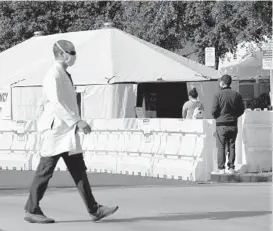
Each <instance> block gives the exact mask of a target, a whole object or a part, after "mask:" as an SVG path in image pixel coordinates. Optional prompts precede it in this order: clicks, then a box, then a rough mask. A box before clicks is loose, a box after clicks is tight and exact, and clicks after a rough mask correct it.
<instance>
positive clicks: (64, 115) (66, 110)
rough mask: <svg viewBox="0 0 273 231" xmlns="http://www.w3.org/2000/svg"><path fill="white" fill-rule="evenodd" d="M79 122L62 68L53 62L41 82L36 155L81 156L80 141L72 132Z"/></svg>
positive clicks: (67, 79) (71, 90) (74, 99)
mask: <svg viewBox="0 0 273 231" xmlns="http://www.w3.org/2000/svg"><path fill="white" fill-rule="evenodd" d="M80 119H81V118H80V115H79V109H78V106H77V99H76V92H75V88H74V86H73V85H72V83H71V81H70V79H69V76H68V75H67V73H66V72H65V69H64V68H63V66H62V65H61V64H60V63H58V62H56V63H55V64H54V66H53V67H52V68H51V69H50V70H49V72H48V73H47V75H46V76H45V78H44V81H43V103H42V107H41V110H40V113H39V115H38V119H37V128H38V132H39V133H40V145H39V149H40V150H38V151H40V155H41V156H43V157H48V156H55V155H58V154H61V153H63V152H69V155H72V154H77V153H81V152H82V147H81V144H80V137H79V134H78V133H76V132H75V131H76V123H77V122H78V121H79V120H80Z"/></svg>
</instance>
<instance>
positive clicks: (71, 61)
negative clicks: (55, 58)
mask: <svg viewBox="0 0 273 231" xmlns="http://www.w3.org/2000/svg"><path fill="white" fill-rule="evenodd" d="M56 45H57V46H58V47H59V48H60V50H61V51H62V52H64V53H66V54H67V55H68V59H67V60H65V63H66V65H67V66H72V65H73V64H74V63H75V56H72V55H70V54H69V53H67V52H66V51H64V49H63V48H62V47H61V46H60V44H59V43H58V42H56Z"/></svg>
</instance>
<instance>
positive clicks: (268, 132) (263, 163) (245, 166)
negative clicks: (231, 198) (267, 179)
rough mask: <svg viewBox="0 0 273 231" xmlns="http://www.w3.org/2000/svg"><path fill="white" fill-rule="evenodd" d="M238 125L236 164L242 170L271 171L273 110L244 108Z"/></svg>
mask: <svg viewBox="0 0 273 231" xmlns="http://www.w3.org/2000/svg"><path fill="white" fill-rule="evenodd" d="M238 127H239V131H238V133H239V134H238V138H237V142H236V151H237V158H236V165H238V166H239V167H240V168H241V169H242V172H263V171H272V154H273V133H272V131H273V112H272V111H250V110H246V111H245V113H244V115H243V116H242V117H241V118H240V120H239V126H238Z"/></svg>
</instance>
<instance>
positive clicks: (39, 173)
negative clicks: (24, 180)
mask: <svg viewBox="0 0 273 231" xmlns="http://www.w3.org/2000/svg"><path fill="white" fill-rule="evenodd" d="M60 157H62V158H63V160H64V162H65V164H66V166H67V168H68V171H69V172H70V174H71V176H72V178H73V180H74V182H75V184H76V186H77V188H78V191H79V193H80V195H81V197H82V199H83V201H84V204H85V206H86V207H87V210H88V212H89V213H90V214H93V213H95V212H96V211H97V208H98V203H97V202H96V200H95V198H94V196H93V194H92V191H91V187H90V185H89V181H88V178H87V174H86V166H85V163H84V160H83V155H82V154H76V155H71V156H69V155H68V153H62V154H60V155H57V156H52V157H41V159H40V163H39V165H38V168H37V170H36V175H35V177H34V179H33V182H32V185H31V188H30V194H29V197H28V200H27V203H26V205H25V211H27V212H29V213H34V214H35V213H36V214H37V213H40V211H41V210H40V207H39V202H40V200H41V199H42V198H43V196H44V193H45V191H46V189H47V186H48V182H49V180H50V178H51V177H52V175H53V172H54V169H55V167H56V165H57V163H58V161H59V159H60Z"/></svg>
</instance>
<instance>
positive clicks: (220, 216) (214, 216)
mask: <svg viewBox="0 0 273 231" xmlns="http://www.w3.org/2000/svg"><path fill="white" fill-rule="evenodd" d="M268 214H272V212H271V211H225V212H208V213H191V214H185V213H183V214H179V213H178V214H166V215H159V216H153V217H148V216H147V217H133V218H119V219H107V220H103V221H102V222H101V223H116V222H117V223H123V222H139V221H181V220H201V219H210V220H228V219H233V218H242V217H256V216H263V215H268ZM78 222H79V223H81V222H92V221H91V220H70V221H57V223H78Z"/></svg>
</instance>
